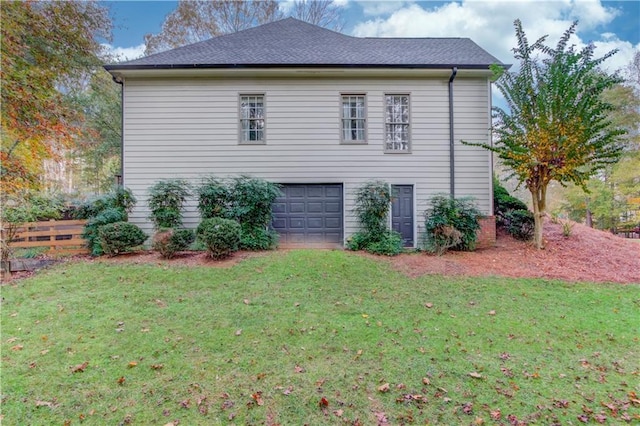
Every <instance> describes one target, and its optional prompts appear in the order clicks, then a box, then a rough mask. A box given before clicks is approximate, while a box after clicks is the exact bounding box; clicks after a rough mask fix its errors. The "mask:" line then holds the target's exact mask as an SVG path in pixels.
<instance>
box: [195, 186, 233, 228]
mask: <svg viewBox="0 0 640 426" xmlns="http://www.w3.org/2000/svg"><path fill="white" fill-rule="evenodd" d="M196 193H197V195H198V210H199V211H200V216H202V218H203V219H211V218H213V217H223V218H227V219H228V218H229V217H230V214H229V205H230V203H231V201H230V194H229V188H228V186H227V185H226V184H225V182H224V181H222V180H220V179H217V178H215V177H208V178H205V179H204V181H203V182H202V185H200V186H199V187H198V188H197V189H196Z"/></svg>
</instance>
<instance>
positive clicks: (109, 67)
mask: <svg viewBox="0 0 640 426" xmlns="http://www.w3.org/2000/svg"><path fill="white" fill-rule="evenodd" d="M103 67H104V69H106V70H107V71H109V72H111V71H120V70H122V71H125V70H174V69H242V68H248V69H251V68H276V69H285V68H373V69H388V68H398V69H449V68H452V67H453V68H454V69H456V70H457V69H458V67H460V68H461V69H468V70H485V71H488V70H489V65H488V64H467V65H461V66H458V65H455V66H454V65H452V64H420V63H417V64H366V63H362V64H348V63H347V64H345V63H226V64H224V63H223V64H207V63H196V64H189V63H186V64H107V65H104V66H103ZM505 68H508V66H507V65H505Z"/></svg>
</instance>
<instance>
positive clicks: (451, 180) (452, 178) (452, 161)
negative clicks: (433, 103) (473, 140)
mask: <svg viewBox="0 0 640 426" xmlns="http://www.w3.org/2000/svg"><path fill="white" fill-rule="evenodd" d="M456 74H458V67H453V68H452V69H451V77H449V192H450V194H451V198H455V196H456V173H455V172H456V168H455V167H456V166H455V152H454V139H453V80H455V78H456Z"/></svg>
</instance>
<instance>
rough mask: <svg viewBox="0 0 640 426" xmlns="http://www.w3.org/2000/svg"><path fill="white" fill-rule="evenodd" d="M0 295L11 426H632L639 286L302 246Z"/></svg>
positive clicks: (106, 268) (85, 265)
mask: <svg viewBox="0 0 640 426" xmlns="http://www.w3.org/2000/svg"><path fill="white" fill-rule="evenodd" d="M2 296H3V302H2V317H1V318H2V347H1V349H2V377H1V379H2V382H1V383H2V390H1V400H2V405H1V409H2V416H3V418H2V423H3V424H5V425H26V424H29V425H50V424H64V423H65V422H70V423H71V424H81V423H82V424H95V425H102V424H112V425H117V424H129V423H130V424H155V425H164V424H167V423H169V422H172V421H173V422H175V421H176V420H178V421H179V423H180V424H181V425H198V424H201V425H211V424H276V423H279V424H283V425H284V424H294V425H299V424H303V423H306V424H311V425H315V424H363V425H370V424H377V422H378V420H379V419H381V418H383V417H384V418H386V419H387V420H388V422H389V423H390V424H406V423H412V422H414V423H415V424H425V422H427V421H428V422H430V424H480V422H481V421H484V424H510V421H513V420H514V418H517V419H518V420H520V421H523V422H525V423H523V424H532V423H535V424H545V425H547V424H553V423H554V422H557V423H558V424H581V421H580V420H579V416H585V417H582V420H587V421H588V422H592V423H595V422H596V418H597V416H606V418H607V421H608V422H609V423H613V424H615V423H624V422H625V421H626V420H625V419H628V420H629V421H630V422H637V421H639V420H640V400H638V397H637V396H636V395H640V375H639V374H640V373H639V371H640V361H639V360H640V341H639V337H640V287H639V286H637V285H628V286H623V285H603V284H588V283H582V284H568V283H563V282H559V281H546V280H529V279H519V280H516V279H501V278H459V277H456V278H448V277H439V276H425V277H421V278H418V279H410V278H407V277H405V276H404V275H402V274H400V273H398V272H395V271H393V270H391V269H390V268H389V266H388V265H387V264H386V263H385V262H376V261H375V260H371V259H367V258H363V257H360V256H358V255H357V254H352V253H349V252H343V251H304V250H301V251H291V252H277V253H272V254H269V255H265V256H262V257H256V258H253V259H249V260H246V261H244V262H242V263H241V264H239V265H236V266H234V267H233V268H229V269H221V268H201V267H198V268H186V267H167V266H164V265H121V264H118V265H116V264H106V263H92V262H80V263H71V264H67V265H62V266H59V267H56V268H53V269H50V270H48V271H45V272H42V273H40V274H39V275H37V276H35V277H33V278H30V279H26V280H21V281H18V282H16V283H15V284H12V285H5V286H3V287H2ZM425 304H427V305H428V306H430V307H426V306H425ZM84 362H88V365H87V366H86V368H85V369H84V372H75V373H74V372H72V368H71V367H73V366H77V365H79V364H82V363H84ZM131 363H136V365H135V366H133V364H131ZM470 373H473V374H472V375H470ZM473 376H476V377H473ZM387 383H388V384H389V386H388V390H387V391H384V390H385V389H386V386H385V384H387ZM323 398H324V401H326V402H327V403H328V406H323V404H322V403H321V401H323ZM498 413H500V418H499V420H498V419H497V418H498ZM510 415H511V416H514V417H512V418H511V420H509V418H508V416H510ZM492 416H493V417H492ZM600 419H601V418H600ZM358 422H359V423H358Z"/></svg>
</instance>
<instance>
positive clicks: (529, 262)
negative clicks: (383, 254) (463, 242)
mask: <svg viewBox="0 0 640 426" xmlns="http://www.w3.org/2000/svg"><path fill="white" fill-rule="evenodd" d="M572 224H573V228H572V233H571V236H569V237H568V238H567V237H564V236H563V235H562V225H561V224H554V223H551V222H550V221H548V220H547V221H546V223H545V228H544V237H545V238H544V239H545V249H544V250H538V249H536V248H535V247H534V246H533V245H532V244H531V243H525V242H521V241H517V240H515V239H513V238H511V237H510V236H509V235H507V234H506V233H504V232H503V231H501V230H499V231H498V239H497V243H496V245H495V247H491V248H487V249H480V250H477V251H475V252H449V253H447V254H445V255H444V256H440V257H438V256H432V255H424V254H420V255H402V256H399V257H397V258H393V259H390V260H389V261H390V262H391V263H392V264H393V265H394V267H396V268H397V269H399V270H401V271H403V272H405V273H406V274H407V275H409V276H412V277H416V276H420V275H424V274H441V275H468V276H503V277H515V278H519V277H531V278H554V279H560V280H565V281H590V282H615V283H623V284H629V283H640V240H637V239H636V240H630V239H625V238H622V237H618V236H615V235H613V234H611V233H609V232H604V231H599V230H596V229H592V228H589V227H588V226H585V225H582V224H579V223H573V222H572Z"/></svg>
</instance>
